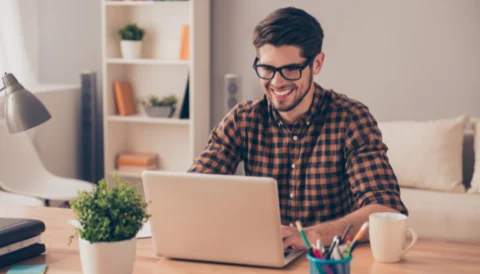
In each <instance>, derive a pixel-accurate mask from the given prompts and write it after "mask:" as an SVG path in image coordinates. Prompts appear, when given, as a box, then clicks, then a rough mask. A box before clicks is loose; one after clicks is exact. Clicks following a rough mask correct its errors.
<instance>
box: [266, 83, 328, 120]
mask: <svg viewBox="0 0 480 274" xmlns="http://www.w3.org/2000/svg"><path fill="white" fill-rule="evenodd" d="M314 85H315V89H314V91H313V92H314V94H313V101H312V105H311V106H310V108H309V109H308V110H307V112H306V113H305V114H303V115H302V116H300V118H299V119H298V121H297V122H296V123H301V124H303V125H305V126H307V127H308V126H310V125H311V124H312V121H313V119H314V118H315V115H316V114H317V113H318V112H319V111H320V107H321V102H322V101H323V97H324V94H325V93H324V92H323V88H322V87H321V86H320V85H318V84H317V83H314ZM267 102H268V113H269V114H270V116H271V117H272V118H273V119H272V122H273V123H275V124H277V125H278V126H283V125H284V124H285V122H284V121H283V119H282V117H281V116H280V114H279V113H278V111H277V110H275V109H273V106H272V104H271V102H270V100H268V99H267Z"/></svg>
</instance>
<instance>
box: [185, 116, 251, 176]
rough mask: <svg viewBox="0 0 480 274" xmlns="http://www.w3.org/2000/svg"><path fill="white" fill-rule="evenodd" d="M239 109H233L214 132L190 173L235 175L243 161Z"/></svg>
mask: <svg viewBox="0 0 480 274" xmlns="http://www.w3.org/2000/svg"><path fill="white" fill-rule="evenodd" d="M237 112H238V108H237V107H235V108H233V109H232V110H231V111H230V112H229V113H227V115H226V116H225V118H224V119H223V120H222V121H221V122H220V123H219V124H218V125H217V126H216V127H215V128H214V129H213V130H212V132H211V134H210V138H209V140H208V143H207V146H206V148H205V150H204V151H203V152H202V153H201V154H200V155H199V156H198V157H197V158H196V159H195V161H194V163H193V165H192V166H191V167H190V169H189V170H188V172H195V173H213V174H233V173H235V171H236V169H237V166H238V163H239V162H240V161H241V160H242V159H243V154H242V149H241V146H242V142H241V136H240V132H239V121H238V114H237Z"/></svg>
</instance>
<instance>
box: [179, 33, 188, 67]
mask: <svg viewBox="0 0 480 274" xmlns="http://www.w3.org/2000/svg"><path fill="white" fill-rule="evenodd" d="M179 58H180V60H189V59H190V25H188V24H186V25H183V26H182V34H181V36H180V56H179Z"/></svg>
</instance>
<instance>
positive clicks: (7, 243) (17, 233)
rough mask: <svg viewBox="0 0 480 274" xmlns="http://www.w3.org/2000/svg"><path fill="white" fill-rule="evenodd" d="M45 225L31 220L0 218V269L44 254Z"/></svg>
mask: <svg viewBox="0 0 480 274" xmlns="http://www.w3.org/2000/svg"><path fill="white" fill-rule="evenodd" d="M44 231H45V224H44V223H43V222H42V221H39V220H33V219H15V218H0V268H2V267H5V266H7V265H11V264H14V263H17V262H20V261H23V260H26V259H28V258H31V257H35V256H37V255H40V254H41V253H43V252H45V245H44V244H42V243H41V233H42V232H44Z"/></svg>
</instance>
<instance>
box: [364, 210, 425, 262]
mask: <svg viewBox="0 0 480 274" xmlns="http://www.w3.org/2000/svg"><path fill="white" fill-rule="evenodd" d="M368 230H369V236H370V248H371V249H372V253H373V258H374V259H375V260H376V261H379V262H385V263H394V262H398V261H400V258H401V256H402V255H403V254H405V252H406V251H407V250H409V249H410V248H411V247H412V246H413V245H414V244H415V243H416V242H417V238H418V237H417V233H416V232H415V231H413V230H412V229H411V228H407V216H406V215H403V214H400V213H393V212H378V213H373V214H370V216H369V220H368ZM407 232H410V234H411V235H412V241H411V242H410V244H409V245H408V246H407V247H405V239H406V238H407Z"/></svg>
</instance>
